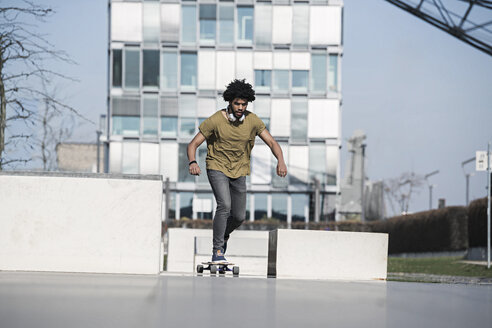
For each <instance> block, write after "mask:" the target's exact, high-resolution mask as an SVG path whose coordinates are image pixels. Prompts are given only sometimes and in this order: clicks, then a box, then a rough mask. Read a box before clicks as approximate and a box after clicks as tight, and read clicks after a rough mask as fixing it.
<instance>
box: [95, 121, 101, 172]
mask: <svg viewBox="0 0 492 328" xmlns="http://www.w3.org/2000/svg"><path fill="white" fill-rule="evenodd" d="M101 133H102V132H101V131H99V130H97V131H96V134H97V173H99V172H101V171H100V170H99V162H100V161H101V158H100V157H101V156H100V155H99V153H100V149H101V141H100V139H101Z"/></svg>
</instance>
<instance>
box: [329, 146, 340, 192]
mask: <svg viewBox="0 0 492 328" xmlns="http://www.w3.org/2000/svg"><path fill="white" fill-rule="evenodd" d="M338 154H339V150H338V147H337V146H327V147H326V174H327V175H326V183H327V184H328V185H330V186H336V184H337V169H338Z"/></svg>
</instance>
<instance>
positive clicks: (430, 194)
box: [424, 170, 439, 210]
mask: <svg viewBox="0 0 492 328" xmlns="http://www.w3.org/2000/svg"><path fill="white" fill-rule="evenodd" d="M437 173H439V170H435V171H433V172H431V173H429V174H426V175H425V177H424V178H425V180H426V181H427V184H428V185H429V210H432V188H434V187H435V185H433V184H429V181H428V180H427V178H429V177H431V176H433V175H436V174H437Z"/></svg>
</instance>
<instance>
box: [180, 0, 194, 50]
mask: <svg viewBox="0 0 492 328" xmlns="http://www.w3.org/2000/svg"><path fill="white" fill-rule="evenodd" d="M181 22H182V31H181V41H183V42H187V43H195V42H196V7H195V6H182V7H181Z"/></svg>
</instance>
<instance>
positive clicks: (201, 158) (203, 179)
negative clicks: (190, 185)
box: [197, 142, 208, 183]
mask: <svg viewBox="0 0 492 328" xmlns="http://www.w3.org/2000/svg"><path fill="white" fill-rule="evenodd" d="M197 153H198V158H197V162H198V165H199V166H200V169H201V171H202V173H201V174H200V175H199V176H198V177H197V180H198V182H199V183H208V177H207V171H206V169H207V164H206V162H205V159H206V157H207V143H206V142H204V143H202V144H201V145H200V147H198V151H197Z"/></svg>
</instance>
